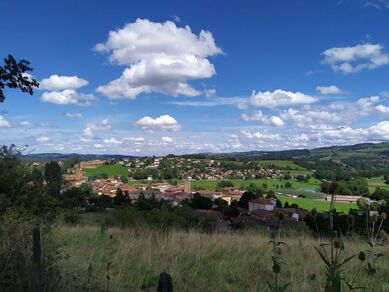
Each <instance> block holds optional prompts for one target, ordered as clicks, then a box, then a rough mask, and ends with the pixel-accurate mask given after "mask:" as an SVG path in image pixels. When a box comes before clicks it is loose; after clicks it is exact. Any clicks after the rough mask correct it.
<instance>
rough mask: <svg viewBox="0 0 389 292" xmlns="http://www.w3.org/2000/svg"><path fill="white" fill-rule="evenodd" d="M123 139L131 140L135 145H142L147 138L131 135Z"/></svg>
mask: <svg viewBox="0 0 389 292" xmlns="http://www.w3.org/2000/svg"><path fill="white" fill-rule="evenodd" d="M123 140H124V141H131V142H132V143H134V145H140V144H142V143H143V142H145V141H146V139H145V138H143V137H129V138H124V139H123Z"/></svg>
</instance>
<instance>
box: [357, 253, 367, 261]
mask: <svg viewBox="0 0 389 292" xmlns="http://www.w3.org/2000/svg"><path fill="white" fill-rule="evenodd" d="M358 259H359V260H360V261H361V262H363V261H364V260H366V253H365V252H364V251H360V252H359V254H358Z"/></svg>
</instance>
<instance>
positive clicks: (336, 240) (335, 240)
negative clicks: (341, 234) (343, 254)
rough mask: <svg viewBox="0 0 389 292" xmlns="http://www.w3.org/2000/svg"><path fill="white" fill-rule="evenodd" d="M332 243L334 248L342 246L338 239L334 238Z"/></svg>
mask: <svg viewBox="0 0 389 292" xmlns="http://www.w3.org/2000/svg"><path fill="white" fill-rule="evenodd" d="M333 243H334V247H335V248H336V249H338V248H341V247H342V242H341V241H340V240H339V239H334V241H333Z"/></svg>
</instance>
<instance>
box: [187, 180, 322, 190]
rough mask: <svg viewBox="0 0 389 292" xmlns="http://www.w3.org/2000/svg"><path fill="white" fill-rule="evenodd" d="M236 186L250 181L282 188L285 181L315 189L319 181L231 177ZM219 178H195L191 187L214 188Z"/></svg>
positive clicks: (244, 186) (295, 185)
mask: <svg viewBox="0 0 389 292" xmlns="http://www.w3.org/2000/svg"><path fill="white" fill-rule="evenodd" d="M231 181H232V182H233V183H234V186H235V187H236V188H247V187H248V186H249V185H250V184H251V183H254V184H256V185H259V186H261V185H263V184H266V185H267V187H268V188H269V189H273V190H274V189H276V188H277V186H278V187H279V188H283V185H285V183H287V182H289V183H290V184H291V185H292V188H293V189H310V190H316V189H318V188H319V185H320V181H318V180H316V179H310V180H309V181H308V182H300V181H296V180H293V179H290V180H285V179H246V180H243V179H231ZM219 182H220V180H196V181H192V187H193V188H194V189H208V190H216V189H217V184H218V183H219Z"/></svg>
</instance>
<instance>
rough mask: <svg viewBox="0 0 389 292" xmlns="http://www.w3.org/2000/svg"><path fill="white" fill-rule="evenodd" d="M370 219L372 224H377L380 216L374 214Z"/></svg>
mask: <svg viewBox="0 0 389 292" xmlns="http://www.w3.org/2000/svg"><path fill="white" fill-rule="evenodd" d="M370 219H371V221H372V222H377V221H378V215H377V214H375V213H374V214H373V215H371V217H370Z"/></svg>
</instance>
